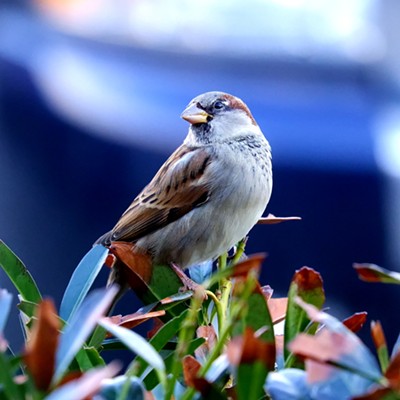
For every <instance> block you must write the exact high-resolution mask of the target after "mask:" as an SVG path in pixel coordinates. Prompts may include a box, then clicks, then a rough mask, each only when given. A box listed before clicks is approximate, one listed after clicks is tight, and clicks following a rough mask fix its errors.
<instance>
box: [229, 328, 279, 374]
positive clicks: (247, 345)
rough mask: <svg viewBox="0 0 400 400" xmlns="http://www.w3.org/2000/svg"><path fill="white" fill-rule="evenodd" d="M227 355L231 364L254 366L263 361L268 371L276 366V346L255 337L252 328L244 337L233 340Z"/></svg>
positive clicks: (246, 331)
mask: <svg viewBox="0 0 400 400" xmlns="http://www.w3.org/2000/svg"><path fill="white" fill-rule="evenodd" d="M226 352H227V355H228V359H229V361H230V363H231V364H233V365H235V366H238V365H240V364H253V363H255V362H256V361H261V362H262V363H263V364H264V365H265V366H266V367H267V369H268V370H271V369H272V368H273V367H274V365H275V345H274V343H269V342H266V341H264V340H262V339H259V338H258V337H256V336H255V334H254V332H253V330H252V329H250V328H246V330H245V332H244V335H243V336H237V337H235V338H233V339H232V340H231V341H230V342H229V343H228V346H227V350H226Z"/></svg>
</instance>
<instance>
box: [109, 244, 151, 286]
mask: <svg viewBox="0 0 400 400" xmlns="http://www.w3.org/2000/svg"><path fill="white" fill-rule="evenodd" d="M134 248H135V245H134V244H132V243H127V242H112V244H111V246H110V249H109V250H110V253H111V254H112V255H114V256H115V257H116V258H117V260H115V262H113V266H112V268H117V269H118V275H119V280H120V281H121V282H128V284H129V286H130V287H131V288H132V289H133V290H134V291H135V292H137V293H144V292H146V291H147V290H148V283H149V282H150V279H151V276H152V273H153V265H152V260H151V257H150V256H149V255H148V254H139V253H137V252H135V250H134Z"/></svg>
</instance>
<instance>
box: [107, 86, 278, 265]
mask: <svg viewBox="0 0 400 400" xmlns="http://www.w3.org/2000/svg"><path fill="white" fill-rule="evenodd" d="M182 118H184V119H186V120H187V121H189V122H190V123H191V126H190V128H189V133H188V135H187V137H186V139H185V141H184V143H183V144H182V145H181V146H180V147H179V148H178V149H177V150H176V151H175V152H174V153H173V154H172V155H171V156H170V158H169V159H168V160H167V161H166V162H165V163H164V165H163V166H162V167H161V168H160V170H159V171H158V173H157V174H156V175H155V177H154V178H153V179H152V181H151V182H150V183H149V184H148V185H147V186H146V187H145V188H144V189H143V191H142V192H141V193H140V194H139V195H138V196H137V197H136V198H135V200H134V201H133V202H132V204H131V205H130V207H129V208H128V209H127V210H126V211H125V213H124V214H123V215H122V217H121V219H120V220H119V221H118V223H117V224H116V225H115V227H114V228H113V229H112V230H111V231H110V232H109V233H107V234H105V235H103V236H102V237H101V238H100V239H99V241H100V242H101V243H103V244H105V245H109V244H110V243H111V242H114V241H125V242H132V243H135V251H137V252H138V253H147V254H150V255H151V257H152V261H153V264H155V265H156V264H167V263H174V264H176V265H178V266H179V267H181V268H186V267H189V266H190V265H193V264H196V263H200V262H203V261H206V260H209V259H215V258H216V257H218V256H219V255H220V254H222V253H224V252H225V251H227V250H229V249H230V248H231V247H232V246H234V245H235V244H236V243H237V242H238V241H239V240H241V239H242V238H243V237H245V236H246V235H247V233H248V232H249V231H250V229H251V228H252V227H253V226H254V225H255V224H256V223H257V220H258V219H259V218H260V217H261V215H262V213H263V211H264V209H265V207H266V205H267V203H268V201H269V199H270V196H271V190H272V165H271V151H270V146H269V144H268V142H267V140H266V139H265V137H264V135H263V134H262V132H261V130H260V128H259V127H258V125H257V123H256V122H255V120H254V118H253V117H252V115H251V113H250V111H249V110H248V108H247V106H246V105H245V104H244V103H243V102H242V101H241V100H239V99H237V98H236V97H233V96H231V95H228V94H225V93H221V92H209V93H205V94H203V95H200V96H198V97H197V98H195V99H193V100H192V102H191V103H190V104H189V106H188V107H187V108H186V110H185V111H184V112H183V114H182Z"/></svg>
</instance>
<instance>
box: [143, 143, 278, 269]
mask: <svg viewBox="0 0 400 400" xmlns="http://www.w3.org/2000/svg"><path fill="white" fill-rule="evenodd" d="M209 168H210V171H209V174H210V176H211V178H212V179H211V181H212V182H213V184H212V185H211V186H210V191H209V199H208V201H207V203H205V204H203V205H201V206H199V207H198V208H195V209H193V210H192V211H191V212H190V213H188V214H187V215H185V216H184V217H182V218H181V219H179V220H178V221H175V222H174V223H171V224H170V225H169V226H168V227H166V228H164V229H163V230H160V231H158V232H155V233H154V234H153V235H151V236H150V237H148V238H146V239H144V240H143V241H142V242H141V243H140V242H139V243H138V244H139V245H144V247H151V248H152V250H153V252H154V258H155V260H156V262H175V263H177V264H178V265H180V266H181V267H183V268H184V267H188V266H189V265H192V264H193V263H198V262H201V261H205V260H206V259H210V258H215V257H217V256H218V255H220V254H222V253H223V252H224V251H227V250H228V249H229V248H231V247H232V246H233V245H235V244H236V243H237V242H238V241H239V240H240V239H242V238H243V237H244V236H246V235H247V233H248V232H249V230H250V229H251V228H252V227H253V226H254V224H255V223H256V222H257V220H258V219H259V218H260V217H261V215H262V213H263V211H264V209H265V207H266V205H267V203H268V201H269V198H270V195H271V190H272V170H271V157H270V150H269V145H268V143H267V141H266V140H265V139H264V138H260V139H257V140H256V139H254V138H252V137H244V138H243V140H236V141H232V142H228V143H224V144H221V145H220V146H215V147H214V154H213V162H212V164H210V166H209ZM193 243H195V244H196V245H195V246H193Z"/></svg>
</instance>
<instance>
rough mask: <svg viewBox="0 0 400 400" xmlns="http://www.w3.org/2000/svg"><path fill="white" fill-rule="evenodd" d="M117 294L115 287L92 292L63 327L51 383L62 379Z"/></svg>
mask: <svg viewBox="0 0 400 400" xmlns="http://www.w3.org/2000/svg"><path fill="white" fill-rule="evenodd" d="M117 292H118V289H117V287H115V286H112V287H110V288H108V289H97V290H95V291H93V292H92V293H90V294H89V295H88V296H87V297H86V299H85V300H84V301H83V303H82V304H81V307H80V308H79V309H78V310H77V311H76V313H75V314H74V316H73V318H72V319H71V321H70V322H69V323H68V324H67V325H65V327H64V329H63V332H62V335H61V339H60V343H59V346H58V349H57V354H56V368H55V370H56V372H55V374H54V377H53V383H57V382H59V380H60V379H61V378H62V376H63V375H64V373H65V372H66V370H67V368H68V366H69V364H70V363H71V361H72V359H73V358H74V357H75V355H76V354H77V353H78V351H79V349H80V348H81V347H82V346H83V344H84V343H85V341H86V339H87V338H88V337H89V335H90V333H91V332H92V331H93V329H94V327H95V326H96V324H97V323H98V321H99V319H100V318H101V317H102V316H103V315H104V314H105V313H106V312H107V310H108V308H109V307H110V305H111V303H112V302H113V300H114V297H115V295H116V294H117Z"/></svg>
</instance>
